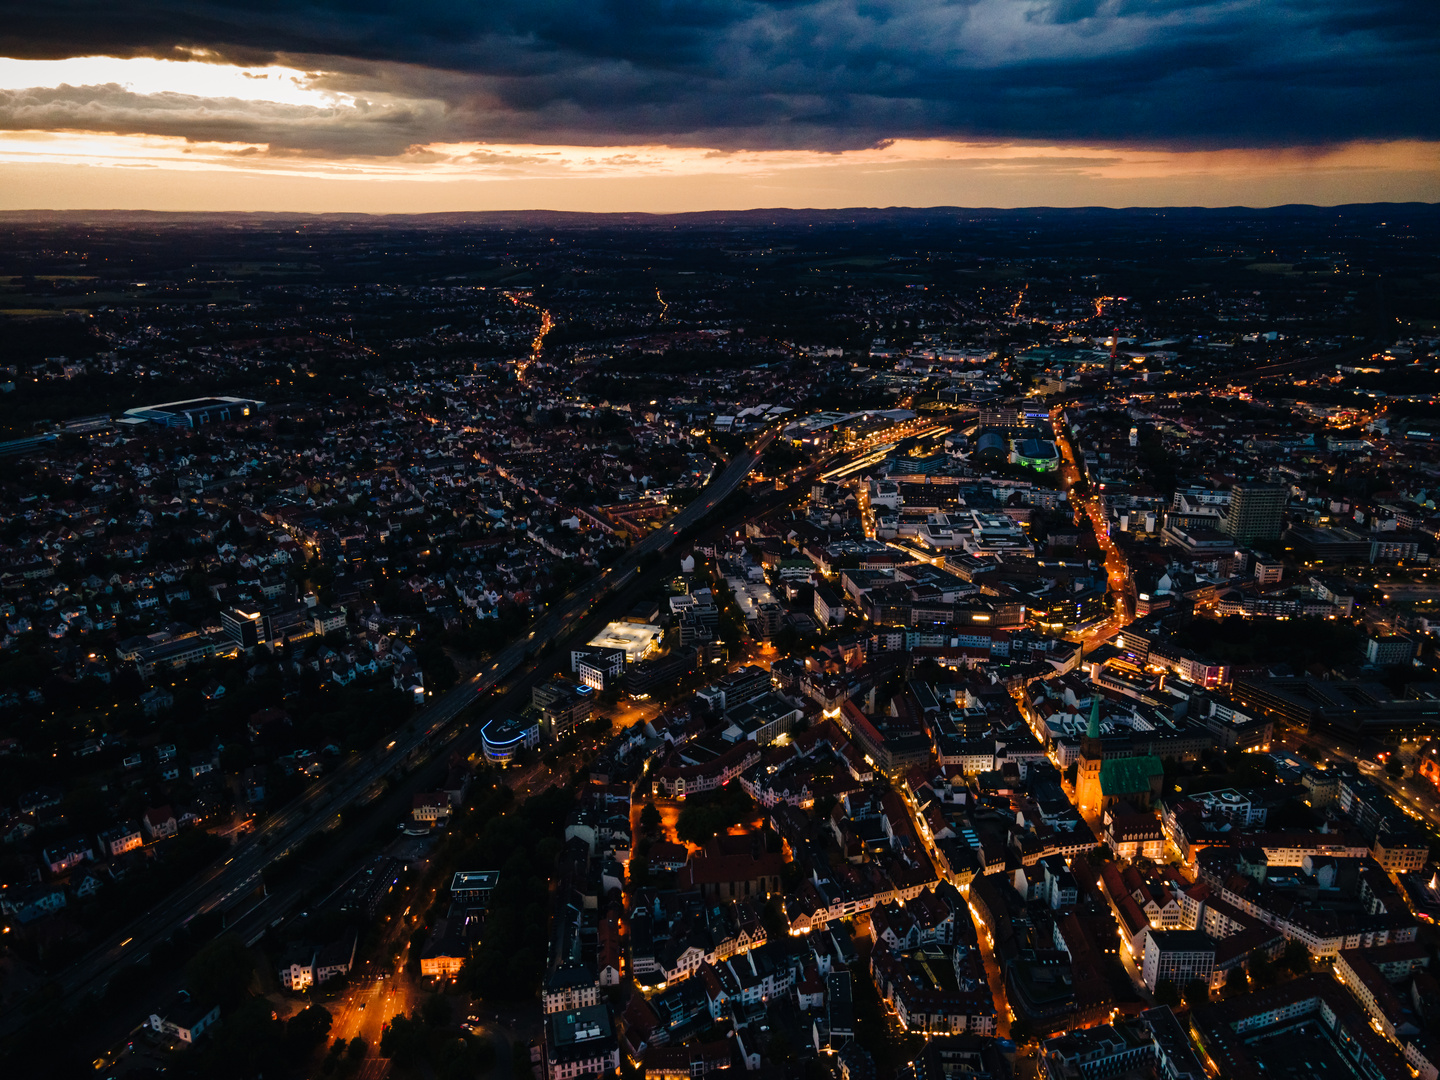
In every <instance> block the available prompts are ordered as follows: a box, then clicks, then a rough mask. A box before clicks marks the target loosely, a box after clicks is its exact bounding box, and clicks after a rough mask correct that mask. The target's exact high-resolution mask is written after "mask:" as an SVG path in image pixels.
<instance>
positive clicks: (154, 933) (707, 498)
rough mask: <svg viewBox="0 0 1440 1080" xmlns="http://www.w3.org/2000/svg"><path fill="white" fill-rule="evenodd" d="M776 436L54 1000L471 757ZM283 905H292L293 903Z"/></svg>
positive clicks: (14, 1011)
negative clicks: (344, 815) (450, 759)
mask: <svg viewBox="0 0 1440 1080" xmlns="http://www.w3.org/2000/svg"><path fill="white" fill-rule="evenodd" d="M779 430H780V425H778V424H777V425H773V426H771V427H770V428H767V429H766V430H765V431H764V432H763V433H762V434H761V435H760V436H759V437H757V438H756V440H755V442H754V444H753V445H752V446H751V448H750V449H749V450H748V451H746V452H745V453H743V454H739V455H737V456H736V457H735V458H734V459H733V460H731V462H730V463H729V464H728V465H727V466H726V467H725V469H724V470H722V471H721V473H720V475H719V476H717V477H715V478H714V479H712V481H711V482H710V484H709V485H708V486H707V487H706V488H705V491H704V492H703V494H702V496H701V497H700V498H697V499H696V500H695V501H694V502H692V503H691V504H690V505H689V506H687V507H685V509H684V510H682V511H681V512H680V513H679V514H677V515H676V516H675V517H674V518H672V519H671V520H670V521H669V522H667V523H666V524H665V526H663V527H662V528H661V529H658V530H656V531H655V532H652V533H651V534H650V535H649V536H647V537H645V538H644V539H643V540H641V541H640V542H639V543H638V544H636V545H635V546H634V547H632V548H631V549H630V550H629V551H628V552H626V554H625V555H624V556H623V557H622V558H621V560H620V561H619V563H617V564H616V565H615V566H613V567H611V568H610V569H609V570H607V571H606V572H605V573H604V574H602V575H601V576H600V577H599V578H597V579H595V580H594V581H591V582H588V583H586V584H585V585H584V586H581V587H580V588H579V589H577V590H576V592H575V593H574V594H573V595H572V596H570V597H567V599H566V600H564V601H563V602H562V603H561V604H560V605H557V606H554V607H552V608H551V610H550V611H548V612H547V613H546V614H545V615H543V616H541V617H540V618H539V619H538V620H537V621H536V622H535V623H534V625H533V628H532V630H531V631H530V633H529V635H528V636H527V637H526V638H525V639H524V640H522V641H519V642H517V643H515V644H514V645H511V646H509V647H508V648H506V649H504V650H502V651H501V652H500V653H498V654H497V655H496V656H495V657H494V658H493V659H492V661H491V662H490V663H489V664H488V665H487V666H486V667H484V668H482V669H481V670H480V671H479V672H477V673H476V674H475V675H474V676H473V677H472V678H470V679H469V680H467V681H464V682H461V683H460V684H458V685H457V686H455V687H453V688H451V689H450V690H448V691H446V692H445V693H444V694H442V695H440V696H439V697H437V698H436V699H435V700H434V701H432V702H430V703H429V704H427V705H426V706H425V707H424V709H422V710H421V711H420V712H419V713H418V714H417V715H416V716H415V717H413V718H412V719H411V720H410V722H409V723H408V724H407V725H406V726H405V728H403V729H402V730H400V731H398V732H397V733H396V734H395V737H394V739H393V740H391V741H390V742H389V744H388V745H387V746H386V747H384V748H383V749H379V748H377V749H373V750H370V751H368V752H366V753H361V754H353V755H351V756H350V757H349V758H347V759H346V760H345V761H344V762H342V763H341V764H340V765H339V766H338V767H337V768H336V770H335V771H334V772H333V773H331V774H330V776H328V777H325V778H323V779H321V780H319V781H317V782H316V783H314V784H312V785H311V786H310V787H309V788H308V789H307V790H306V792H305V793H304V794H303V795H301V796H300V797H299V798H298V799H296V800H295V801H294V802H292V803H290V804H289V805H288V806H286V807H284V808H283V809H281V810H279V811H277V812H276V813H275V814H272V815H271V816H270V817H269V818H267V819H266V820H265V821H264V822H263V823H262V824H261V825H260V826H259V827H258V828H257V829H255V830H254V832H253V834H252V835H251V836H250V837H248V838H246V839H242V840H240V841H239V842H238V843H237V844H236V845H235V846H234V847H233V848H232V849H231V854H230V855H229V856H228V857H227V858H226V859H224V860H223V861H219V862H217V863H215V864H213V865H211V866H210V867H209V868H207V869H206V870H205V871H203V872H202V873H201V874H199V875H198V876H197V877H196V878H195V879H193V880H192V881H191V882H189V883H188V884H187V885H185V886H184V887H182V888H181V889H179V890H177V891H176V892H175V893H172V894H171V895H170V896H169V897H168V898H167V899H166V900H164V901H163V902H161V903H160V904H159V905H157V906H156V907H155V908H153V909H152V910H151V911H149V912H147V913H146V914H145V915H143V916H141V917H139V918H138V919H135V920H133V921H132V922H131V923H129V924H128V925H127V926H125V927H124V928H123V929H121V930H119V931H117V932H116V933H114V934H113V935H112V936H111V937H110V938H109V939H108V940H107V941H106V942H105V944H103V945H101V946H100V947H98V948H97V949H96V950H95V951H93V952H92V953H90V954H89V955H87V956H86V957H84V958H83V959H81V960H79V961H77V962H75V963H74V964H72V965H71V966H70V967H68V968H66V969H65V970H63V971H61V972H59V973H57V974H56V975H55V976H54V978H53V979H51V980H50V985H51V986H53V987H54V988H55V990H56V991H58V994H57V996H58V997H59V998H60V999H61V1000H66V1001H77V1000H79V999H80V998H81V997H83V996H85V995H87V994H92V993H97V994H98V993H101V992H103V991H104V989H105V986H106V984H107V983H108V982H109V980H110V978H111V977H112V976H113V975H114V974H115V973H116V972H117V971H119V970H120V969H121V968H123V967H125V966H127V965H130V964H134V963H136V962H139V961H141V960H144V959H145V958H146V957H147V956H148V955H149V953H150V951H151V950H152V949H153V948H155V946H157V945H159V944H161V943H162V942H164V941H165V940H166V939H168V938H169V937H170V936H171V935H172V934H173V933H174V932H175V931H176V930H177V929H178V928H180V927H181V926H184V925H185V924H187V923H188V922H189V921H190V920H191V919H193V918H194V917H195V916H196V915H199V914H201V913H202V912H206V911H210V910H213V909H214V908H216V907H219V906H221V905H223V904H225V903H226V901H227V900H230V899H232V898H234V897H238V896H240V895H242V894H243V893H245V892H248V891H250V890H252V889H254V888H256V887H257V886H258V885H259V883H260V880H261V878H260V874H261V871H262V870H263V869H264V868H265V866H266V865H268V864H269V863H270V862H271V861H273V860H275V859H277V858H279V857H280V856H281V855H283V854H285V853H287V852H288V851H290V850H291V849H293V848H295V847H297V846H299V845H300V844H301V843H303V842H304V841H305V840H306V839H308V838H309V837H310V836H312V835H314V834H315V833H316V832H318V831H319V830H321V829H322V828H325V827H330V826H335V825H338V820H337V815H338V814H339V813H340V811H341V810H343V809H344V808H345V807H347V806H349V805H350V804H351V803H353V802H355V801H356V800H357V799H359V798H361V796H363V795H365V793H366V792H367V791H368V790H369V789H370V788H371V787H372V785H375V784H377V783H378V782H379V781H380V780H381V779H382V778H383V777H384V776H386V775H387V774H388V773H390V772H391V771H392V770H395V769H397V768H400V767H402V766H404V765H405V764H406V763H407V762H409V761H410V759H411V758H412V756H415V755H417V754H418V755H421V756H425V755H428V754H429V753H431V752H433V751H434V750H435V749H438V748H439V747H441V746H444V745H445V744H446V743H448V742H450V741H451V740H453V739H455V738H456V737H457V736H459V735H460V734H461V733H462V731H464V736H465V737H464V738H463V739H461V740H459V741H458V742H457V743H456V747H455V748H456V749H457V750H462V749H466V748H468V749H475V748H478V746H479V745H480V738H479V730H478V728H472V729H469V730H466V729H464V728H463V727H462V726H457V727H455V728H450V727H449V725H450V724H451V723H452V722H453V721H454V720H455V718H456V717H457V716H459V715H460V713H461V712H462V711H464V709H466V708H467V707H468V706H470V705H473V704H475V703H476V702H477V700H478V699H479V698H480V697H481V696H482V695H485V694H486V693H487V692H488V691H491V690H493V689H495V688H496V687H497V686H499V685H500V684H501V683H503V682H504V681H505V680H506V679H508V678H509V677H510V676H511V675H512V674H514V673H515V672H516V671H517V670H519V669H521V668H522V667H523V666H524V665H525V664H526V661H527V660H529V659H530V658H531V657H533V656H535V655H536V654H537V653H538V652H539V650H540V649H542V648H543V647H544V646H546V645H548V644H550V643H551V642H557V641H559V640H560V639H562V638H563V637H564V636H565V635H567V634H568V633H570V632H571V631H572V630H574V629H575V628H576V627H577V626H578V625H579V624H580V623H581V621H582V620H583V619H584V618H585V616H586V615H587V614H588V613H589V612H590V610H591V609H592V608H593V607H594V606H595V604H596V603H598V602H599V601H600V600H601V599H603V598H604V597H606V596H608V595H609V594H611V593H612V592H614V591H616V590H618V589H621V588H623V587H624V586H625V585H627V584H629V583H630V581H631V580H633V579H634V578H635V577H636V576H637V573H638V569H639V564H640V562H641V560H643V559H644V558H645V557H647V556H649V555H651V554H652V553H653V554H659V553H662V552H664V551H665V550H666V549H668V548H669V547H670V546H671V545H672V544H674V543H675V541H676V539H677V537H678V536H679V534H680V533H681V532H682V531H684V530H685V529H686V528H688V527H689V526H691V525H694V524H697V523H699V522H700V521H702V520H703V519H704V518H705V516H706V515H708V514H709V513H710V512H711V511H712V510H714V509H715V507H716V506H718V505H719V504H720V503H721V502H723V501H724V500H725V499H726V498H728V497H729V496H730V495H731V494H732V493H734V492H735V490H736V489H737V488H739V486H740V485H741V483H742V482H743V481H744V480H745V478H746V477H747V476H749V474H750V472H751V470H752V469H754V467H755V465H756V463H757V461H758V460H759V458H760V456H761V455H762V454H763V453H764V452H765V450H766V449H767V448H768V447H769V446H770V444H771V442H773V441H774V439H775V436H776V435H777V434H778V433H779ZM287 899H288V903H289V904H290V905H293V902H294V897H289V898H287ZM286 907H287V904H282V903H281V902H280V898H278V897H277V898H274V902H273V903H272V904H271V905H268V911H267V912H266V916H267V917H268V918H272V919H273V918H276V917H278V916H281V915H283V914H285V913H286ZM26 1018H27V1016H26V1011H25V1009H24V1008H23V1003H18V1004H10V1005H8V1006H7V1007H6V1008H5V1009H4V1010H3V1012H0V1036H8V1035H10V1034H13V1033H14V1032H16V1031H18V1030H19V1029H20V1028H22V1027H23V1026H24V1025H25V1022H26Z"/></svg>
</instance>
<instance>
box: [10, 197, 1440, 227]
mask: <svg viewBox="0 0 1440 1080" xmlns="http://www.w3.org/2000/svg"><path fill="white" fill-rule="evenodd" d="M1395 215H1399V216H1403V217H1405V218H1407V219H1411V220H1414V219H1431V218H1436V217H1440V203H1420V202H1410V203H1350V204H1346V205H1343V206H1310V205H1307V204H1300V203H1295V204H1287V205H1284V206H1267V207H1248V206H1226V207H1199V206H1159V207H1142V206H1136V207H1123V208H1114V207H1105V206H1082V207H1050V206H1035V207H1024V208H1020V209H1004V210H1002V209H994V208H988V207H963V206H927V207H908V206H889V207H852V208H849V209H844V210H805V209H791V208H784V207H777V208H774V209H766V210H701V211H694V212H690V213H681V214H643V213H635V212H624V213H614V214H599V213H586V212H578V211H566V210H493V211H473V212H472V211H458V212H453V213H436V214H357V213H323V214H309V213H284V212H277V211H268V210H265V211H253V212H243V211H217V212H180V211H163V210H0V223H16V224H22V223H32V224H44V223H53V224H97V225H98V224H111V225H123V224H136V225H142V224H159V225H190V226H196V225H198V226H207V225H208V226H222V225H229V226H236V225H242V226H243V225H247V224H256V225H264V224H269V223H274V222H285V223H295V222H313V223H316V224H325V225H344V224H356V225H368V226H372V227H373V226H377V225H379V226H386V225H393V226H395V227H398V228H412V229H413V228H447V227H471V228H473V227H491V228H512V229H513V228H581V229H592V228H608V229H613V228H650V227H656V226H664V227H673V226H676V225H696V226H702V227H709V228H714V227H717V226H718V227H724V226H733V227H739V228H757V227H764V226H766V225H776V226H789V227H793V226H796V225H852V226H855V225H858V226H865V225H925V224H949V223H952V222H955V221H976V220H993V221H999V222H1005V221H1009V222H1013V221H1023V220H1029V221H1035V220H1041V221H1053V222H1057V223H1060V222H1066V221H1079V220H1091V221H1100V220H1124V219H1143V218H1166V219H1169V220H1171V221H1177V220H1178V221H1197V220H1204V219H1207V218H1208V219H1211V220H1226V219H1236V218H1249V219H1255V218H1264V219H1280V218H1290V219H1295V218H1301V219H1305V218H1308V219H1324V218H1331V217H1336V216H1340V217H1350V218H1356V217H1358V218H1362V219H1364V218H1375V219H1376V220H1382V219H1384V218H1385V217H1387V216H1395Z"/></svg>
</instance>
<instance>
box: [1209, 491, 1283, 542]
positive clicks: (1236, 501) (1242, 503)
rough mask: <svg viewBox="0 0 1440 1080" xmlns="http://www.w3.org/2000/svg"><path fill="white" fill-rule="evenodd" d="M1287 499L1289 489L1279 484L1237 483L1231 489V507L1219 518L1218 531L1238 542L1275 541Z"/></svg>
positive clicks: (1278, 534) (1277, 537)
mask: <svg viewBox="0 0 1440 1080" xmlns="http://www.w3.org/2000/svg"><path fill="white" fill-rule="evenodd" d="M1288 498H1289V492H1288V491H1287V490H1286V489H1285V488H1284V487H1282V486H1280V485H1279V484H1236V485H1235V486H1234V487H1232V488H1231V489H1230V508H1229V509H1228V510H1227V511H1226V512H1225V516H1224V517H1223V518H1221V519H1220V531H1221V532H1223V533H1224V534H1225V535H1226V536H1228V537H1230V538H1231V539H1233V540H1234V541H1235V542H1236V543H1237V544H1252V543H1254V542H1255V541H1257V540H1278V539H1279V538H1280V529H1281V527H1282V526H1283V525H1284V523H1285V503H1286V501H1287V500H1288Z"/></svg>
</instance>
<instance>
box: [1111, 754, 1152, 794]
mask: <svg viewBox="0 0 1440 1080" xmlns="http://www.w3.org/2000/svg"><path fill="white" fill-rule="evenodd" d="M1164 774H1165V764H1164V762H1162V761H1161V760H1160V759H1159V758H1158V757H1155V756H1154V755H1153V754H1152V755H1149V756H1147V757H1128V758H1107V759H1106V760H1105V761H1102V762H1101V763H1100V793H1101V794H1102V795H1141V794H1144V793H1145V792H1147V791H1149V790H1150V778H1151V777H1153V776H1163V775H1164Z"/></svg>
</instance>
